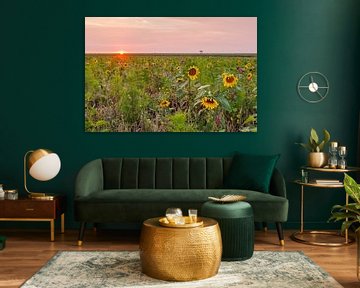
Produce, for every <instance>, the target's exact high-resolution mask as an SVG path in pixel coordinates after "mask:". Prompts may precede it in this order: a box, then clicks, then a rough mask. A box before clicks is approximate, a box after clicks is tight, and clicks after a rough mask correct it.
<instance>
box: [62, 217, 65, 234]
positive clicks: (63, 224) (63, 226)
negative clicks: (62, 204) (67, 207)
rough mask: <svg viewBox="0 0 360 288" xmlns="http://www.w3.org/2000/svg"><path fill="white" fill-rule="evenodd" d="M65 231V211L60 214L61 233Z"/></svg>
mask: <svg viewBox="0 0 360 288" xmlns="http://www.w3.org/2000/svg"><path fill="white" fill-rule="evenodd" d="M64 233H65V213H63V214H61V234H64Z"/></svg>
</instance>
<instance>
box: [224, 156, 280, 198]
mask: <svg viewBox="0 0 360 288" xmlns="http://www.w3.org/2000/svg"><path fill="white" fill-rule="evenodd" d="M279 157H280V155H278V154H277V155H252V154H240V153H236V154H235V155H234V157H233V160H232V163H231V166H230V171H229V173H228V175H227V176H226V177H225V179H224V188H227V189H246V190H255V191H260V192H265V193H269V186H270V180H271V177H272V174H273V171H274V168H275V165H276V162H277V160H278V159H279Z"/></svg>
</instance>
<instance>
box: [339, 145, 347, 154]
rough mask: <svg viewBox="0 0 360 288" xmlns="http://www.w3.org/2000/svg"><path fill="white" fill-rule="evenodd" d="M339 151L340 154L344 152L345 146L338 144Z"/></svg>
mask: <svg viewBox="0 0 360 288" xmlns="http://www.w3.org/2000/svg"><path fill="white" fill-rule="evenodd" d="M339 152H341V153H342V154H345V153H346V146H339Z"/></svg>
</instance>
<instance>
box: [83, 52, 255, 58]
mask: <svg viewBox="0 0 360 288" xmlns="http://www.w3.org/2000/svg"><path fill="white" fill-rule="evenodd" d="M85 55H94V56H101V55H104V56H105V55H123V56H125V55H163V56H182V55H185V56H190V55H194V56H201V55H205V56H249V57H253V56H257V53H218V52H215V53H204V52H186V53H172V52H171V53H167V52H153V53H152V52H139V53H136V52H135V53H130V52H126V53H119V52H85Z"/></svg>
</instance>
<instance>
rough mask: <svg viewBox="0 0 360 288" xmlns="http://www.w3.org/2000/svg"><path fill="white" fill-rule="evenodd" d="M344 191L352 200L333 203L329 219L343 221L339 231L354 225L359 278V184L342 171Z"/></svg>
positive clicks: (344, 230) (358, 275) (358, 274)
mask: <svg viewBox="0 0 360 288" xmlns="http://www.w3.org/2000/svg"><path fill="white" fill-rule="evenodd" d="M344 175H345V176H344V188H345V192H346V193H347V194H348V195H349V196H350V197H351V198H352V200H354V202H353V203H349V204H347V205H334V206H333V208H332V210H331V217H330V218H329V220H333V221H343V222H342V225H341V232H342V233H344V232H345V233H347V231H346V230H347V229H349V228H350V227H354V229H355V234H356V242H357V277H358V279H359V280H360V225H359V224H360V217H359V215H360V185H359V184H358V183H356V181H355V180H354V179H353V178H352V177H351V176H349V175H348V174H346V173H344Z"/></svg>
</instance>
